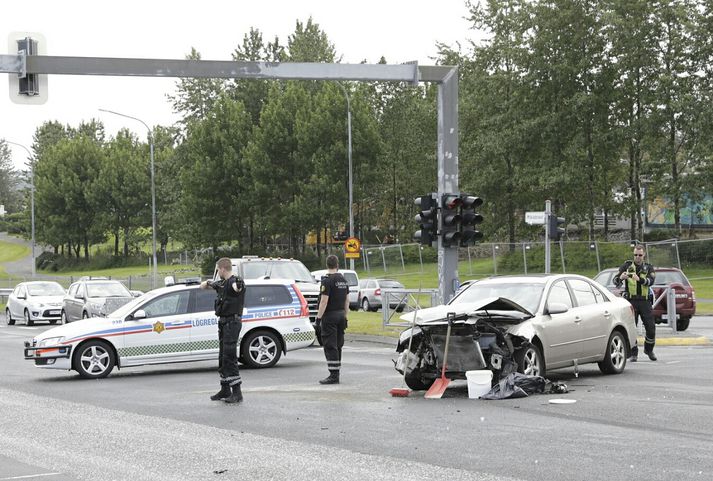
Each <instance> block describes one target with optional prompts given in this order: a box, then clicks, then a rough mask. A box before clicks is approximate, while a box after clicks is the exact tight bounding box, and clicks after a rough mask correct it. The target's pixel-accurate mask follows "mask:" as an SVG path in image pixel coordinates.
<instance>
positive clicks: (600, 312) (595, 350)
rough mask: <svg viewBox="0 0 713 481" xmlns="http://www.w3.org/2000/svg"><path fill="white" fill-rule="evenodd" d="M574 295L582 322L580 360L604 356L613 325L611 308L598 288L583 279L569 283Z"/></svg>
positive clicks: (580, 324)
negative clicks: (611, 325)
mask: <svg viewBox="0 0 713 481" xmlns="http://www.w3.org/2000/svg"><path fill="white" fill-rule="evenodd" d="M567 282H568V283H569V287H570V288H571V289H572V293H573V294H574V298H575V302H576V303H577V307H576V308H575V310H576V311H577V315H579V317H580V319H581V322H580V323H579V326H580V329H581V331H582V332H581V338H582V340H581V343H580V344H581V347H580V350H579V357H578V359H583V358H585V357H597V358H598V357H601V356H602V355H603V354H604V350H605V346H606V344H607V340H608V339H609V328H610V324H611V316H612V313H611V308H610V306H609V305H608V303H604V302H603V300H604V299H605V298H604V296H603V295H602V293H601V292H599V291H598V289H597V288H596V286H594V285H592V284H591V283H590V282H587V281H585V280H582V279H569V280H568V281H567Z"/></svg>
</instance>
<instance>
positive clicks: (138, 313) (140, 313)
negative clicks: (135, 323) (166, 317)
mask: <svg viewBox="0 0 713 481" xmlns="http://www.w3.org/2000/svg"><path fill="white" fill-rule="evenodd" d="M147 317H148V316H147V315H146V311H144V310H143V309H139V310H138V311H136V312H134V314H133V315H132V316H131V318H132V319H134V320H136V319H146V318H147Z"/></svg>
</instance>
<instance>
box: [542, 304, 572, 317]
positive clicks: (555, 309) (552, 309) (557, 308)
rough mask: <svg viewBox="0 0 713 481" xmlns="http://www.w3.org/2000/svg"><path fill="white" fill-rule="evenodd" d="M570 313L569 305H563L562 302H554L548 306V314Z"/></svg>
mask: <svg viewBox="0 0 713 481" xmlns="http://www.w3.org/2000/svg"><path fill="white" fill-rule="evenodd" d="M567 311H569V307H567V305H565V304H562V303H560V302H553V303H552V304H547V313H548V314H550V315H551V314H562V313H565V312H567Z"/></svg>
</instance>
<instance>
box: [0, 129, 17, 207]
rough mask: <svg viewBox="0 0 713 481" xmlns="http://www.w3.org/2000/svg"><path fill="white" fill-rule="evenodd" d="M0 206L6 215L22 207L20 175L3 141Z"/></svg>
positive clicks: (0, 166)
mask: <svg viewBox="0 0 713 481" xmlns="http://www.w3.org/2000/svg"><path fill="white" fill-rule="evenodd" d="M0 205H4V206H5V211H6V212H7V213H8V214H11V213H13V212H17V211H19V210H20V208H21V205H22V195H21V193H20V175H19V173H18V172H17V171H16V170H15V167H14V166H13V164H12V151H11V150H10V147H9V145H8V144H7V143H6V142H5V140H4V139H0Z"/></svg>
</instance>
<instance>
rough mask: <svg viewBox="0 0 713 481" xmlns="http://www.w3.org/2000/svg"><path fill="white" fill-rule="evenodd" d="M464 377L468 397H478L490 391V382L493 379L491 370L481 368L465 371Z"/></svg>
mask: <svg viewBox="0 0 713 481" xmlns="http://www.w3.org/2000/svg"><path fill="white" fill-rule="evenodd" d="M465 379H466V381H468V397H469V398H470V399H478V398H479V397H480V396H484V395H485V394H488V392H490V383H491V382H492V380H493V371H491V370H490V369H481V370H479V371H466V372H465Z"/></svg>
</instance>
